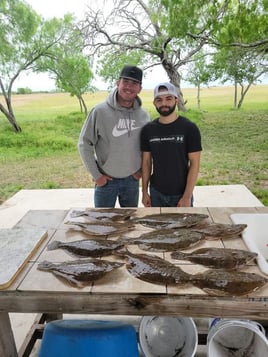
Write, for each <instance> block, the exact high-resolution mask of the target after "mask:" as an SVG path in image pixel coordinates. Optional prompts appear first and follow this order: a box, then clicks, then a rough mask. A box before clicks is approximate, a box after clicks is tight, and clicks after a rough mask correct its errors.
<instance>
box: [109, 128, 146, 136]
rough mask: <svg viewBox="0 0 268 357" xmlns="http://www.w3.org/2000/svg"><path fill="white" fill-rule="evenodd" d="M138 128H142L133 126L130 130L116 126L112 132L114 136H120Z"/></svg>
mask: <svg viewBox="0 0 268 357" xmlns="http://www.w3.org/2000/svg"><path fill="white" fill-rule="evenodd" d="M137 129H140V128H132V129H131V130H128V129H117V127H114V128H113V131H112V134H113V136H114V137H118V136H122V135H125V134H127V133H128V132H131V131H133V130H137Z"/></svg>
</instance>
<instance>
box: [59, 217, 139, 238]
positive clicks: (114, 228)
mask: <svg viewBox="0 0 268 357" xmlns="http://www.w3.org/2000/svg"><path fill="white" fill-rule="evenodd" d="M65 224H68V225H71V226H72V228H70V229H71V230H75V231H82V232H83V233H84V234H86V235H88V236H109V235H116V234H122V233H124V232H127V231H129V230H131V229H133V228H134V225H133V224H132V223H123V222H121V224H120V223H119V222H107V221H101V222H100V221H98V220H96V221H94V222H93V221H92V222H87V223H82V222H76V221H68V222H65Z"/></svg>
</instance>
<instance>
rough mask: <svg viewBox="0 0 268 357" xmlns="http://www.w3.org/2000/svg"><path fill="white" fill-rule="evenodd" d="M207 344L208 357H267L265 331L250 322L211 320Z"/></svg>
mask: <svg viewBox="0 0 268 357" xmlns="http://www.w3.org/2000/svg"><path fill="white" fill-rule="evenodd" d="M207 344H208V354H207V355H208V357H250V356H252V357H253V356H254V357H264V356H268V340H267V338H266V336H265V330H264V328H263V326H262V325H261V324H259V323H257V322H255V321H251V320H227V319H213V320H212V322H211V324H210V329H209V333H208V338H207Z"/></svg>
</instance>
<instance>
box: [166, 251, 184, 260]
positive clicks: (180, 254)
mask: <svg viewBox="0 0 268 357" xmlns="http://www.w3.org/2000/svg"><path fill="white" fill-rule="evenodd" d="M170 256H171V258H172V259H175V260H184V259H186V258H187V253H184V252H181V251H179V250H175V251H174V252H172V253H171V254H170Z"/></svg>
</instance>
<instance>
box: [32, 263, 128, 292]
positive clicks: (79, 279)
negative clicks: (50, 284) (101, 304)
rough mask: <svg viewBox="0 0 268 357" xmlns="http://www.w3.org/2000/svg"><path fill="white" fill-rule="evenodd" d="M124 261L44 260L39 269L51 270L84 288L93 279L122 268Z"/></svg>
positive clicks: (72, 283) (68, 281)
mask: <svg viewBox="0 0 268 357" xmlns="http://www.w3.org/2000/svg"><path fill="white" fill-rule="evenodd" d="M122 265H123V263H119V262H110V261H108V260H103V259H97V258H91V259H79V260H73V261H68V262H63V263H52V262H48V261H43V262H41V263H40V264H38V266H37V269H39V270H44V271H50V272H51V273H53V274H54V275H56V276H57V277H58V278H62V279H63V280H64V281H65V282H67V283H69V284H70V285H72V286H75V287H77V288H82V287H84V286H86V285H88V284H90V283H91V282H93V281H96V280H98V279H100V278H102V277H103V276H104V275H105V274H107V273H109V272H111V271H112V270H114V269H117V268H120V267H121V266H122Z"/></svg>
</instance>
